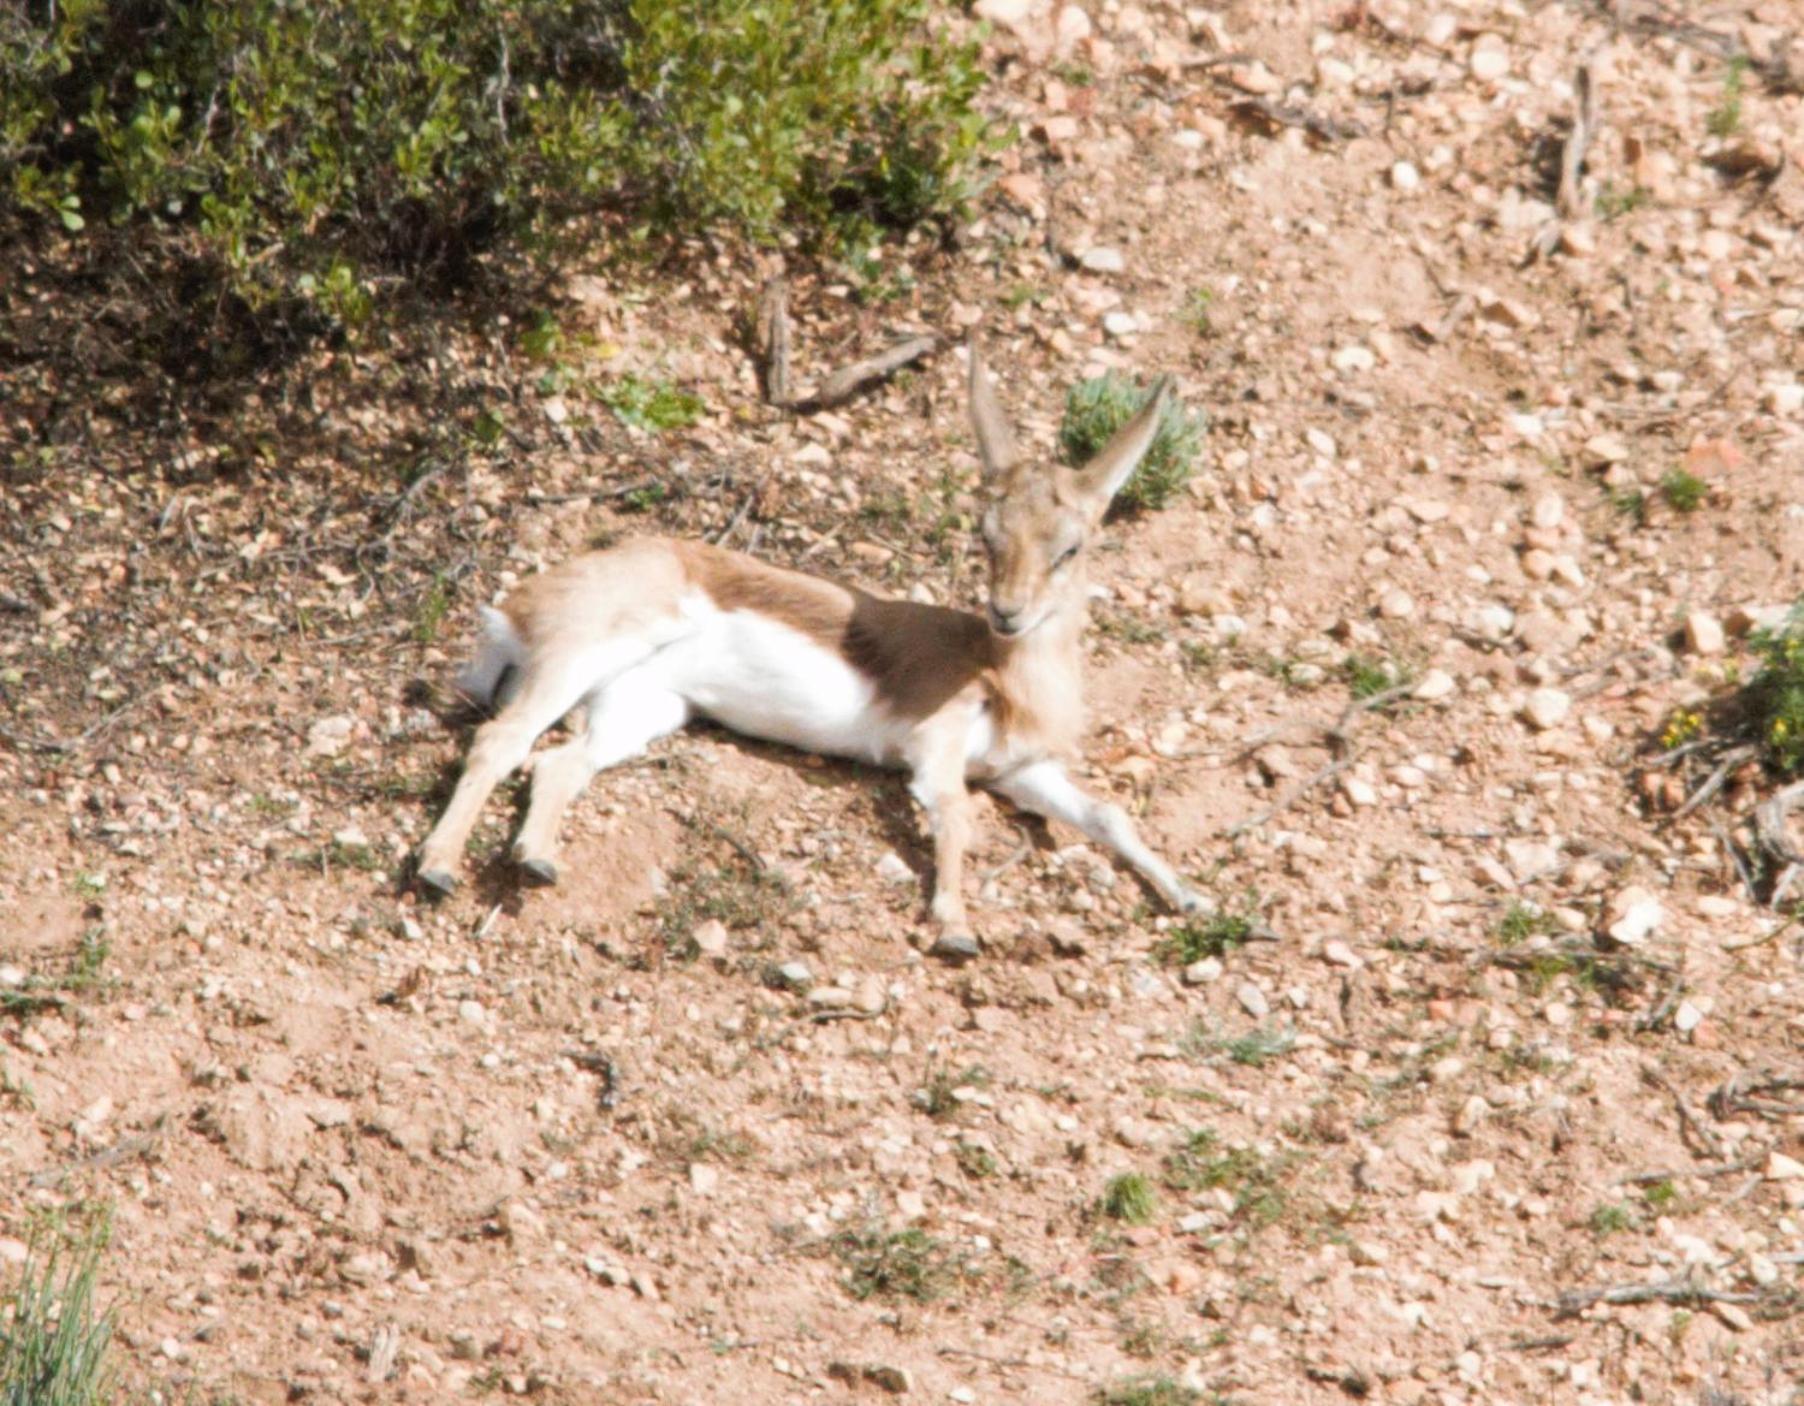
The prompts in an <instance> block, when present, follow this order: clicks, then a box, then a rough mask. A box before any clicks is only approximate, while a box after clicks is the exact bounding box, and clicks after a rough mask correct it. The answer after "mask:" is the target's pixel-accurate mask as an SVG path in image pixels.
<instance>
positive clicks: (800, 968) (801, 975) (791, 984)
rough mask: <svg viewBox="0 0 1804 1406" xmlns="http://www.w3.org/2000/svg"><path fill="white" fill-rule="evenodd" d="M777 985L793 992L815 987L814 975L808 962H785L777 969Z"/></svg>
mask: <svg viewBox="0 0 1804 1406" xmlns="http://www.w3.org/2000/svg"><path fill="white" fill-rule="evenodd" d="M775 975H776V978H777V984H778V985H779V986H786V987H788V988H789V989H790V990H791V991H806V990H807V989H808V988H809V987H810V986H812V985H814V973H813V972H812V971H810V970H809V969H808V963H806V962H784V963H783V964H782V965H781V966H779V967H778V968H777V969H776V973H775Z"/></svg>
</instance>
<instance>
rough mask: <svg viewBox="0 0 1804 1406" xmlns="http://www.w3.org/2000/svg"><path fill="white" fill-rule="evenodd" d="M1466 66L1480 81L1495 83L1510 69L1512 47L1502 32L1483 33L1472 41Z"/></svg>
mask: <svg viewBox="0 0 1804 1406" xmlns="http://www.w3.org/2000/svg"><path fill="white" fill-rule="evenodd" d="M1466 68H1467V70H1468V71H1469V72H1470V73H1471V74H1472V76H1473V77H1474V78H1476V79H1477V80H1478V81H1479V82H1480V83H1495V82H1496V81H1497V80H1498V79H1499V78H1502V77H1504V76H1505V75H1506V74H1507V73H1508V72H1509V71H1510V47H1509V45H1508V44H1506V43H1504V41H1503V36H1502V35H1500V34H1481V35H1479V36H1478V38H1476V39H1474V40H1473V41H1472V51H1471V53H1470V54H1469V55H1468V56H1467V59H1466Z"/></svg>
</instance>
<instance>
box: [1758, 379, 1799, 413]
mask: <svg viewBox="0 0 1804 1406" xmlns="http://www.w3.org/2000/svg"><path fill="white" fill-rule="evenodd" d="M1760 404H1761V407H1762V408H1763V409H1765V410H1768V411H1771V412H1772V413H1773V414H1774V415H1784V416H1787V417H1789V416H1792V415H1796V414H1797V413H1798V412H1799V411H1800V410H1804V385H1801V384H1799V383H1798V382H1797V381H1780V382H1777V383H1775V384H1774V385H1770V386H1768V387H1767V388H1766V389H1765V390H1764V391H1762V392H1761V393H1760Z"/></svg>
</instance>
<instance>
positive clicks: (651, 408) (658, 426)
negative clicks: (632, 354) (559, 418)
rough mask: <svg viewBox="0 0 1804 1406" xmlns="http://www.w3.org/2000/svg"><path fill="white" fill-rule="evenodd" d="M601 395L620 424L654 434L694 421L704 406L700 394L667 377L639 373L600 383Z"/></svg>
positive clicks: (699, 416) (690, 423)
mask: <svg viewBox="0 0 1804 1406" xmlns="http://www.w3.org/2000/svg"><path fill="white" fill-rule="evenodd" d="M600 396H601V400H602V403H603V404H605V405H606V406H607V407H608V409H610V410H612V411H613V412H614V414H615V415H616V416H618V417H619V419H620V423H621V424H623V425H627V426H629V427H630V428H632V429H636V430H647V431H650V432H651V433H654V434H661V433H663V432H664V431H665V430H680V429H682V428H684V427H685V426H687V425H693V424H694V423H695V422H696V421H697V420H699V419H700V418H701V415H702V411H703V410H705V409H706V408H707V407H706V405H704V404H703V402H702V398H701V397H700V396H698V395H696V394H694V393H693V392H691V391H686V390H682V389H680V388H679V387H677V386H674V385H672V384H671V383H670V382H669V381H647V380H644V379H642V378H640V377H638V376H622V377H621V378H620V379H619V380H618V381H615V382H614V383H613V384H612V385H610V386H606V387H603V389H602V390H601V392H600Z"/></svg>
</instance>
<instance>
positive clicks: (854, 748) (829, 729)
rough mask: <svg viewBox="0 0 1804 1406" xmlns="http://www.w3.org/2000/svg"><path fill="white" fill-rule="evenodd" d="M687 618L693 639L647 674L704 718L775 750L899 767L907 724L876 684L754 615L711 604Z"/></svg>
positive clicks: (661, 656)
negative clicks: (783, 747) (776, 745)
mask: <svg viewBox="0 0 1804 1406" xmlns="http://www.w3.org/2000/svg"><path fill="white" fill-rule="evenodd" d="M685 614H686V615H689V617H690V619H691V620H692V621H693V622H694V623H695V625H696V627H697V628H696V629H695V631H694V633H692V634H690V635H688V636H686V637H685V638H683V639H682V640H680V641H679V642H677V643H675V644H673V645H670V646H669V647H668V648H666V649H664V650H661V651H660V652H659V653H658V654H657V655H656V656H654V658H653V659H652V660H650V661H648V663H647V664H646V665H645V666H644V667H645V668H646V669H647V670H649V671H651V672H653V673H655V674H657V675H658V676H659V678H660V680H661V682H663V683H664V684H665V685H666V686H667V687H668V688H670V689H671V690H672V691H674V692H676V693H678V694H681V695H682V697H683V698H685V699H686V700H687V701H688V703H689V706H690V707H691V708H692V709H694V710H695V711H696V712H697V713H700V714H703V715H704V716H707V717H710V718H713V719H714V720H715V721H716V722H719V723H721V724H723V725H724V726H726V727H730V728H732V729H733V731H735V732H742V733H744V734H745V735H746V736H748V737H760V738H764V739H767V740H769V741H772V742H784V743H787V744H789V745H790V746H793V747H801V748H803V749H805V750H807V751H810V752H822V753H826V754H829V755H832V756H841V757H855V758H858V759H859V760H861V761H869V762H875V763H878V764H881V765H894V764H896V763H897V762H898V761H899V760H900V759H901V750H902V744H903V741H904V739H905V738H906V736H907V732H908V729H907V726H906V724H905V723H902V722H900V721H898V720H897V719H895V718H893V717H891V716H890V715H889V713H888V711H887V710H886V709H885V708H884V707H883V706H882V705H881V703H880V702H879V701H878V698H877V695H876V690H875V689H874V688H873V687H872V685H871V682H870V680H869V679H867V678H865V676H864V675H863V674H861V673H859V671H858V670H856V669H854V668H853V667H852V666H851V665H850V664H848V663H846V661H845V660H844V659H842V658H841V657H840V656H839V654H838V653H837V652H835V651H833V650H830V649H826V648H824V647H822V646H821V645H819V644H816V643H815V642H814V641H813V640H811V639H809V638H808V636H806V635H804V634H802V633H801V632H800V631H799V630H793V629H791V628H790V627H789V626H787V625H784V624H780V623H779V622H777V621H775V620H772V619H770V617H768V616H765V615H759V614H756V613H754V612H752V611H746V610H734V611H721V610H717V609H715V608H714V607H713V606H712V605H711V604H707V605H696V606H691V607H690V608H687V609H686V610H685Z"/></svg>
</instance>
